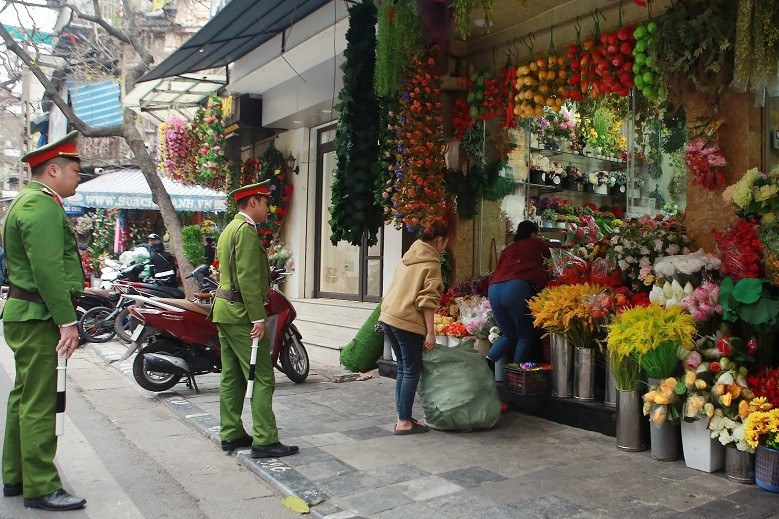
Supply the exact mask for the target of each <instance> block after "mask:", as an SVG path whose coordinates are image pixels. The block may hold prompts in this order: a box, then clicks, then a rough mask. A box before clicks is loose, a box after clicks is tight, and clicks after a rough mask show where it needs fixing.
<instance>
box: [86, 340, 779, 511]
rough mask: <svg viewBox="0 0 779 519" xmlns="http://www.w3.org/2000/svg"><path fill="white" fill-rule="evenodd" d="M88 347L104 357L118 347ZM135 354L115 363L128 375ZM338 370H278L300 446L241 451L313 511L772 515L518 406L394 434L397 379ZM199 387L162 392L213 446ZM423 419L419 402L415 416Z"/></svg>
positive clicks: (282, 402)
mask: <svg viewBox="0 0 779 519" xmlns="http://www.w3.org/2000/svg"><path fill="white" fill-rule="evenodd" d="M89 347H90V348H91V349H92V350H93V351H94V352H95V353H97V354H98V355H100V356H101V357H102V358H103V359H105V360H106V361H108V360H112V359H116V358H118V357H119V354H120V353H121V352H122V351H123V350H124V345H121V344H119V343H106V344H95V345H90V346H89ZM131 361H132V359H130V360H128V361H125V362H124V363H115V364H113V366H115V367H116V368H117V369H118V370H120V371H122V372H124V373H125V374H126V375H128V376H130V377H132V370H131V366H132V364H131ZM343 373H344V372H343V371H341V370H338V369H337V368H331V367H328V366H323V365H312V366H311V374H310V375H309V378H308V380H307V381H306V382H305V383H303V384H297V385H296V384H293V383H292V382H290V381H289V380H288V379H287V378H286V377H285V376H284V375H283V374H281V373H277V375H276V393H275V396H274V406H273V407H274V411H275V413H276V419H277V422H278V426H279V434H280V438H281V441H282V442H284V443H287V444H293V445H299V446H300V449H301V452H300V453H299V454H297V455H294V456H290V457H286V458H281V459H277V460H276V459H274V460H252V459H251V458H250V457H249V456H248V450H239V451H237V452H236V456H237V457H238V459H239V462H241V463H242V464H243V465H245V466H246V467H247V468H249V469H250V470H252V471H253V472H255V473H256V474H257V475H259V476H260V477H261V478H262V479H264V480H266V481H267V482H269V483H271V484H272V485H274V486H275V487H276V488H277V489H278V490H280V491H282V492H284V493H287V494H295V495H297V496H299V497H301V498H302V499H304V500H306V501H307V502H308V503H309V504H311V505H312V508H311V512H312V514H313V515H314V516H315V517H326V518H328V519H348V518H352V517H378V518H382V519H385V518H386V519H389V518H406V517H414V518H417V519H427V518H430V519H436V518H476V517H478V518H490V519H492V518H495V519H500V518H504V517H505V518H516V517H528V518H532V517H542V518H547V517H549V518H551V517H554V518H563V517H575V518H596V517H597V518H610V517H616V518H632V517H636V518H642V519H643V518H646V517H653V518H654V517H680V516H682V515H683V516H684V517H685V519H693V518H703V517H715V516H716V517H749V518H766V517H771V518H779V497H777V495H776V494H772V493H769V492H766V491H764V490H762V489H760V488H759V487H757V486H756V485H742V484H738V483H734V482H731V481H729V480H727V479H726V478H725V476H724V473H722V472H720V473H716V474H706V473H703V472H699V471H696V470H693V469H688V468H687V467H685V465H684V462H683V461H677V462H670V463H669V462H659V461H654V460H653V459H652V457H651V455H650V454H649V452H639V453H628V452H622V451H620V450H618V449H617V447H616V445H615V440H614V438H610V437H607V436H603V435H601V434H598V433H593V432H589V431H584V430H580V429H575V428H572V427H567V426H564V425H560V424H557V423H553V422H548V421H546V420H542V419H539V418H535V417H531V416H526V415H522V414H519V413H507V414H505V415H504V416H503V418H502V419H501V421H500V423H499V424H498V425H497V426H496V427H495V428H493V429H491V430H488V431H479V432H470V433H462V432H439V431H431V432H429V433H427V434H422V435H412V436H394V435H393V434H392V429H393V425H394V420H395V413H394V409H395V407H394V383H395V381H394V380H391V379H386V378H381V377H378V376H377V374H376V372H373V375H374V377H373V378H372V379H369V380H364V381H353V382H344V383H336V382H334V380H335V379H337V375H340V374H343ZM197 383H198V385H199V387H200V393H199V394H196V393H195V391H194V390H193V389H188V388H187V387H186V386H185V385H184V384H179V385H178V386H176V387H175V388H174V391H171V392H165V393H159V394H158V398H159V400H160V401H162V402H164V403H165V404H166V405H168V406H169V407H170V408H172V409H173V410H174V411H176V412H177V413H178V414H179V416H180V417H181V418H182V419H183V420H185V421H187V422H189V423H190V424H191V425H192V426H193V427H195V428H196V429H197V430H198V431H200V432H201V433H203V434H204V435H206V436H208V437H210V438H211V440H212V441H214V442H218V439H219V438H218V430H219V429H218V424H219V375H216V374H214V375H204V376H200V377H197ZM417 400H418V399H417ZM244 411H245V412H244V415H243V419H244V423H245V424H246V426H247V427H250V425H249V424H251V416H250V414H249V412H248V406H246V407H245V409H244ZM422 415H423V413H422V410H421V408H420V407H419V403H418V402H417V408H416V409H415V416H418V417H420V418H421V417H422ZM215 448H216V447H215ZM247 477H248V475H247Z"/></svg>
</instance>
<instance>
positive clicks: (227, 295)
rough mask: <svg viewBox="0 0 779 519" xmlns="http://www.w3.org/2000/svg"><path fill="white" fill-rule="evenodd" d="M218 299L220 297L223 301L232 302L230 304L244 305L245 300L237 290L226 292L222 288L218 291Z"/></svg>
mask: <svg viewBox="0 0 779 519" xmlns="http://www.w3.org/2000/svg"><path fill="white" fill-rule="evenodd" d="M216 297H219V298H221V299H227V300H228V301H230V304H233V303H236V302H237V303H243V298H242V297H241V293H240V292H238V291H237V290H224V289H222V288H217V289H216Z"/></svg>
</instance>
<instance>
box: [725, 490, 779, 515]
mask: <svg viewBox="0 0 779 519" xmlns="http://www.w3.org/2000/svg"><path fill="white" fill-rule="evenodd" d="M741 486H742V487H743V488H742V489H741V490H738V491H737V492H733V493H732V494H730V495H729V496H728V497H727V499H728V500H730V501H733V502H734V503H736V504H740V505H742V506H752V507H757V508H761V509H765V510H768V511H770V512H771V513H772V514H774V513H777V511H779V496H778V495H777V494H775V493H772V492H766V491H765V490H763V489H762V488H760V487H759V486H757V485H741Z"/></svg>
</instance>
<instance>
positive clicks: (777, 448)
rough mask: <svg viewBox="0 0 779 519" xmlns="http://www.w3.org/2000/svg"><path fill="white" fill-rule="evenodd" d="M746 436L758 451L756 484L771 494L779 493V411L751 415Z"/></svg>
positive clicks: (748, 417)
mask: <svg viewBox="0 0 779 519" xmlns="http://www.w3.org/2000/svg"><path fill="white" fill-rule="evenodd" d="M744 436H745V438H746V441H747V443H748V444H749V445H750V446H751V447H753V448H755V449H756V451H755V483H757V484H758V485H759V486H760V487H761V488H764V489H765V490H768V491H770V492H779V409H771V410H770V411H754V412H751V413H749V416H747V419H746V423H745V425H744Z"/></svg>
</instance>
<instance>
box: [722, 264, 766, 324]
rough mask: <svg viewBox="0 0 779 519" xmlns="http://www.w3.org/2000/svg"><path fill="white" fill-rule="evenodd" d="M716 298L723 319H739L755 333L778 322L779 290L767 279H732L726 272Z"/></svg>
mask: <svg viewBox="0 0 779 519" xmlns="http://www.w3.org/2000/svg"><path fill="white" fill-rule="evenodd" d="M719 302H720V305H722V318H723V319H724V320H725V321H731V322H735V321H743V323H745V324H747V325H749V326H751V327H752V329H753V330H755V331H757V332H759V333H768V332H771V331H773V330H775V329H776V328H777V325H779V290H777V288H776V287H774V286H773V285H771V283H769V282H768V280H765V279H758V278H744V279H742V280H740V281H739V282H738V283H734V282H733V278H732V277H730V276H728V277H726V278H725V279H723V280H722V283H720V289H719Z"/></svg>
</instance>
